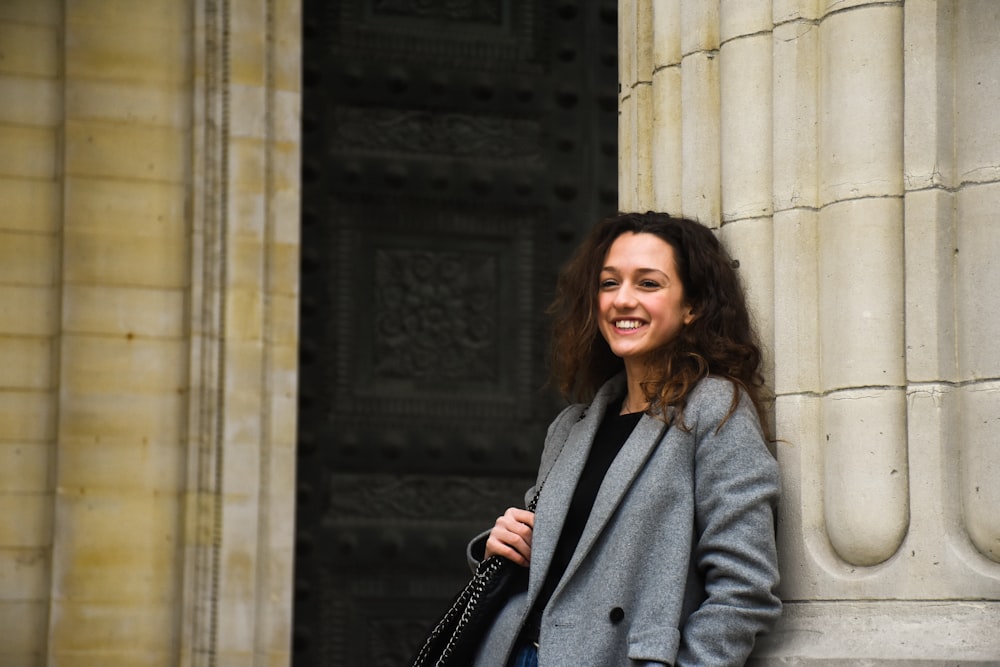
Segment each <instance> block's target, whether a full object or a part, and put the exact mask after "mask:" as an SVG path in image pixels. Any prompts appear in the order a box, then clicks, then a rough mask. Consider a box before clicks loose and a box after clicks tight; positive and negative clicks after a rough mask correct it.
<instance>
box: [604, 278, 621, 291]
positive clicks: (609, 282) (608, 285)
mask: <svg viewBox="0 0 1000 667" xmlns="http://www.w3.org/2000/svg"><path fill="white" fill-rule="evenodd" d="M617 284H618V283H617V282H616V281H614V280H611V279H610V278H608V279H606V280H602V281H601V289H610V288H612V287H614V286H615V285H617Z"/></svg>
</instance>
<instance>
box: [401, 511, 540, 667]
mask: <svg viewBox="0 0 1000 667" xmlns="http://www.w3.org/2000/svg"><path fill="white" fill-rule="evenodd" d="M537 502H538V494H537V493H536V494H535V497H534V498H532V499H531V502H530V503H528V511H530V512H534V511H535V505H536V503H537ZM527 577H528V568H526V567H521V566H520V565H518V564H516V563H514V562H511V561H510V560H507V559H506V558H504V557H503V556H490V557H489V558H486V559H485V560H483V561H482V562H480V563H479V566H478V567H477V568H476V573H475V574H474V575H472V579H471V581H469V583H467V584H466V585H465V588H463V589H462V591H461V592H460V593H459V594H458V596H457V597H456V598H455V600H454V602H452V604H451V607H449V608H448V611H446V612H445V614H444V616H442V617H441V620H440V621H438V622H437V624H436V625H435V626H434V629H433V630H431V633H430V635H429V636H428V637H427V639H426V640H424V644H423V646H421V647H420V651H419V652H418V653H417V656H416V657H415V658H414V659H413V662H412V663H411V667H468V666H469V665H471V664H472V660H473V658H475V656H476V651H477V650H478V648H479V644H480V642H481V641H482V639H483V636H484V635H485V634H486V631H487V630H488V629H489V628H490V625H491V624H492V623H493V619H494V618H496V615H497V614H498V613H499V612H500V610H501V609H502V608H503V606H504V605H505V604H507V600H509V599H510V598H511V596H512V595H514V594H515V593H517V592H519V591H523V590H525V589H526V584H527Z"/></svg>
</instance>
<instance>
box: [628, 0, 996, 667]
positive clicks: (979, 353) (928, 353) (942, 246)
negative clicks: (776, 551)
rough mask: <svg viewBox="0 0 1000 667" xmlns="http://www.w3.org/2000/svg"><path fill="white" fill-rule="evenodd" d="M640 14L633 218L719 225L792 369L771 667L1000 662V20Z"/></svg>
mask: <svg viewBox="0 0 1000 667" xmlns="http://www.w3.org/2000/svg"><path fill="white" fill-rule="evenodd" d="M620 22H621V23H620V24H621V30H622V53H621V55H622V58H621V76H622V94H621V100H620V109H621V124H620V128H621V172H620V183H621V190H620V197H621V206H622V208H624V209H631V210H635V209H646V208H661V209H666V210H669V211H672V212H677V213H683V214H686V215H689V216H693V217H696V218H698V219H700V220H702V221H703V222H705V223H707V224H709V225H711V226H713V227H715V228H717V229H718V230H719V234H720V236H721V238H722V239H723V240H724V242H725V243H726V244H727V245H728V246H729V247H730V249H731V251H732V252H733V254H734V255H735V257H737V258H738V259H739V260H740V271H741V273H742V275H743V278H744V281H745V284H746V286H747V289H748V291H749V293H750V296H751V300H752V302H753V305H754V309H755V311H756V314H757V317H758V321H759V323H760V328H761V332H762V334H763V337H764V339H765V341H766V342H767V346H768V348H769V352H770V357H771V359H772V366H771V368H770V369H769V377H770V379H771V381H772V382H773V383H774V387H775V390H776V393H777V402H776V409H775V416H776V422H777V427H778V436H779V437H780V438H781V439H782V441H781V442H780V443H779V447H778V449H779V460H780V463H781V467H782V473H783V484H784V498H783V503H782V506H781V510H780V515H779V520H780V535H779V541H780V548H781V560H782V563H781V565H782V573H783V582H782V586H781V593H782V596H783V598H784V599H785V601H786V609H785V614H784V617H783V619H782V623H781V625H780V627H779V630H778V632H777V633H775V634H774V635H772V636H771V637H769V638H767V639H766V640H765V641H764V642H763V643H762V645H761V647H760V651H758V654H757V656H758V657H757V660H758V663H759V664H771V663H773V664H789V663H788V661H791V664H820V663H822V664H860V663H861V662H864V664H888V663H897V664H913V663H914V662H916V661H925V662H926V664H941V665H944V664H948V665H952V664H959V663H960V664H962V665H967V664H991V665H995V664H1000V635H998V634H997V632H996V627H998V623H1000V520H998V517H1000V514H998V512H997V508H998V507H1000V482H998V481H997V480H998V479H1000V455H998V451H1000V449H998V448H997V446H996V444H997V437H998V436H997V434H998V433H1000V355H998V354H997V352H996V340H997V339H998V334H1000V308H998V307H997V306H998V305H1000V297H998V296H997V294H998V293H997V291H996V288H995V287H994V285H996V284H1000V261H998V260H997V257H1000V234H998V233H997V229H998V228H997V224H996V221H997V216H998V215H1000V214H998V211H1000V171H998V168H997V165H998V164H1000V114H997V113H996V101H997V100H998V99H1000V78H998V76H997V71H998V70H997V66H996V63H998V62H1000V4H998V3H995V2H992V1H991V0H939V1H936V0H907V1H906V2H905V3H903V2H872V1H866V0H852V1H851V2H834V1H833V0H719V1H718V2H701V1H696V0H677V1H669V2H668V1H663V2H661V1H660V0H622V2H621V3H620ZM824 661H828V662H824Z"/></svg>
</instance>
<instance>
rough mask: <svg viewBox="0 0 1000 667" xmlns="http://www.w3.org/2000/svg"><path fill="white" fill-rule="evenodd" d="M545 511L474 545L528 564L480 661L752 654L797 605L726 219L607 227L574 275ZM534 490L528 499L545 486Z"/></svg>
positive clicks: (681, 661)
mask: <svg viewBox="0 0 1000 667" xmlns="http://www.w3.org/2000/svg"><path fill="white" fill-rule="evenodd" d="M552 314H553V315H554V336H553V342H554V349H553V353H554V376H555V378H556V380H557V381H558V383H559V386H560V387H561V389H562V390H563V392H564V393H565V394H566V395H567V396H569V397H572V398H577V399H581V400H584V401H588V402H589V405H587V406H584V405H583V404H575V405H571V406H570V407H568V408H566V409H565V410H564V411H563V412H562V413H561V414H560V415H559V416H558V417H557V418H556V419H555V421H554V422H553V423H552V425H551V426H550V427H549V431H548V435H547V437H546V441H545V448H544V450H543V453H542V460H541V465H540V468H539V474H538V481H537V482H536V487H540V489H541V491H540V494H539V498H538V504H537V509H536V512H535V513H534V514H533V513H531V512H528V511H526V510H523V509H517V508H510V509H508V510H507V511H506V512H505V513H504V515H503V516H501V517H499V518H498V519H497V521H496V524H495V526H494V527H493V528H492V529H491V530H490V531H489V533H484V534H483V535H481V536H480V537H479V538H477V539H476V540H474V541H473V543H472V544H470V550H469V557H470V561H471V562H472V563H473V564H474V563H475V562H476V561H477V560H479V559H480V558H482V557H485V556H491V555H500V556H504V557H506V558H509V559H511V560H513V561H514V562H516V563H518V564H520V565H522V566H525V567H528V566H529V564H530V568H529V583H528V590H527V591H526V592H524V593H521V594H518V595H515V596H514V597H513V598H512V599H511V600H510V602H509V603H508V604H507V605H506V606H505V608H504V609H503V610H502V611H501V612H500V614H499V615H498V617H497V619H496V621H495V622H494V624H493V626H492V628H491V630H490V631H489V633H488V634H487V636H486V638H485V640H484V642H483V644H482V645H481V646H480V649H479V653H478V656H477V659H476V662H475V665H476V666H477V667H479V666H481V667H503V666H504V665H508V666H509V667H531V666H533V665H541V667H586V666H593V667H612V666H615V665H623V666H624V665H630V666H632V665H647V666H653V665H685V666H688V665H743V664H744V663H745V662H746V659H747V657H748V656H749V654H750V652H751V650H752V649H753V646H754V641H755V638H756V636H757V634H758V633H760V632H763V631H766V630H767V629H768V628H770V627H771V626H772V625H773V623H774V622H775V621H776V620H777V618H778V616H779V615H780V613H781V602H780V601H779V599H778V598H777V597H776V596H775V594H774V588H775V586H776V585H777V582H778V568H777V555H776V549H775V538H774V506H775V504H776V502H777V498H778V489H779V487H778V470H777V464H776V462H775V460H774V458H773V457H772V455H771V454H770V452H769V450H768V449H767V446H766V444H765V440H766V436H765V434H764V430H763V428H762V426H761V424H762V423H764V420H763V404H762V401H763V398H762V393H763V380H762V377H761V373H760V365H761V354H760V349H759V346H758V343H757V341H756V336H755V334H754V332H753V328H752V326H751V322H750V315H749V313H748V310H747V307H746V302H745V298H744V296H743V293H742V291H741V289H740V286H739V280H738V278H737V276H736V273H735V271H734V268H733V263H732V261H731V260H730V259H729V257H728V256H727V254H726V252H725V250H724V249H723V248H722V246H721V245H720V244H719V242H718V241H717V239H716V237H715V236H714V234H712V232H711V231H710V230H708V229H707V228H705V227H704V226H702V225H700V224H698V223H697V222H693V221H690V220H685V219H679V218H672V217H670V216H668V215H666V214H662V213H645V214H635V213H627V214H620V215H618V216H616V217H613V218H609V219H607V220H604V221H602V222H601V223H600V224H598V225H597V226H596V227H595V228H594V229H593V230H592V232H591V234H590V235H589V236H588V238H587V239H586V240H585V241H584V243H583V244H582V246H581V247H580V249H579V250H578V252H577V254H576V255H575V257H574V258H573V259H572V260H571V262H570V263H569V264H568V266H567V267H566V269H565V270H564V271H563V273H562V275H561V276H560V280H559V286H558V291H557V296H556V300H555V302H554V304H553V307H552ZM533 493H534V489H532V490H530V491H529V492H528V496H527V497H531V496H532V495H533Z"/></svg>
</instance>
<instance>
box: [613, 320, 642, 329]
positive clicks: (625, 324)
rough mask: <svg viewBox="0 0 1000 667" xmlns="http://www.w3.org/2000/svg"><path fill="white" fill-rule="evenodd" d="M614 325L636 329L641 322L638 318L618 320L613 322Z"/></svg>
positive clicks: (620, 327)
mask: <svg viewBox="0 0 1000 667" xmlns="http://www.w3.org/2000/svg"><path fill="white" fill-rule="evenodd" d="M615 326H616V327H618V328H619V329H638V328H639V327H641V326H642V322H640V321H639V320H618V321H617V322H615Z"/></svg>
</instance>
